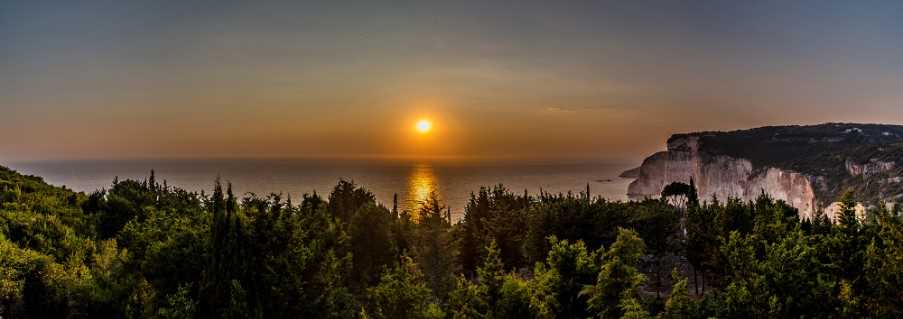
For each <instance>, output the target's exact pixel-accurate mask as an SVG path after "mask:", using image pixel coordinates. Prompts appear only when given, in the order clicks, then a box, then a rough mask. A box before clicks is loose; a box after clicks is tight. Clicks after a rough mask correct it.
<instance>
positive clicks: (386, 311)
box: [367, 257, 435, 319]
mask: <svg viewBox="0 0 903 319" xmlns="http://www.w3.org/2000/svg"><path fill="white" fill-rule="evenodd" d="M431 300H433V297H432V292H431V291H430V289H429V287H427V284H426V282H425V281H424V277H423V273H422V272H420V268H419V267H418V266H417V264H415V263H414V261H413V260H412V259H410V258H408V257H402V259H401V262H400V263H399V264H398V265H397V266H395V267H394V268H393V269H391V270H386V271H385V272H383V275H382V277H381V278H380V281H379V284H378V285H376V286H375V287H371V288H369V289H367V303H368V305H369V307H368V309H369V310H368V311H367V313H368V314H369V316H371V317H373V318H392V319H394V318H430V317H431V316H432V314H434V313H435V311H434V310H435V309H431V308H435V306H434V305H433V304H432V302H431Z"/></svg>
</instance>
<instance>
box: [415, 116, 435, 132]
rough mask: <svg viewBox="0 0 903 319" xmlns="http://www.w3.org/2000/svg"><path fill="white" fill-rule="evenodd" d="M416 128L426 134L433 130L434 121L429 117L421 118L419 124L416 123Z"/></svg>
mask: <svg viewBox="0 0 903 319" xmlns="http://www.w3.org/2000/svg"><path fill="white" fill-rule="evenodd" d="M414 129H416V130H417V133H420V134H426V133H429V132H430V131H431V130H433V122H431V121H430V120H428V119H420V120H418V121H417V124H415V125H414Z"/></svg>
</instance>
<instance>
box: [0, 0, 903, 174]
mask: <svg viewBox="0 0 903 319" xmlns="http://www.w3.org/2000/svg"><path fill="white" fill-rule="evenodd" d="M0 6H2V7H0V46H2V52H4V56H5V58H4V59H0V112H2V115H3V116H0V136H2V137H3V138H2V139H0V161H8V160H29V159H73V158H133V157H145V158H146V157H260V156H340V157H346V156H383V157H394V156H413V157H436V156H450V157H508V158H511V157H513V158H523V157H528V158H594V159H601V158H606V159H628V160H632V161H635V160H638V159H641V158H642V157H644V156H645V155H648V153H650V152H653V151H655V150H658V149H661V148H662V147H663V146H664V141H665V139H666V138H667V137H668V136H669V135H670V134H671V133H674V132H685V131H697V130H716V129H736V128H748V127H754V126H761V125H773V124H794V123H800V124H807V123H819V122H827V121H850V122H851V121H860V122H882V123H901V122H903V106H901V105H903V93H901V91H900V88H901V87H903V58H901V57H903V40H901V39H903V36H901V35H900V33H899V30H903V22H901V20H903V19H898V16H897V15H895V14H894V12H900V4H899V2H882V3H879V4H876V5H874V6H870V7H868V8H865V7H857V6H854V5H850V4H835V3H828V2H823V1H818V2H812V3H809V2H805V1H802V2H800V3H797V2H793V3H787V2H768V1H763V2H756V3H751V4H743V5H737V4H731V5H726V4H723V5H718V4H710V3H702V2H700V3H693V4H661V3H660V4H634V3H629V2H623V3H618V2H611V3H609V2H599V1H593V2H587V3H582V2H573V3H569V4H567V5H564V4H557V5H550V4H549V3H548V2H545V3H532V2H517V3H516V5H515V4H512V3H504V2H498V3H495V2H492V3H487V2H472V3H469V2H467V1H463V2H454V3H443V4H439V3H434V4H428V3H419V2H416V3H409V4H405V5H399V6H392V7H388V6H381V5H379V4H366V3H365V4H355V5H345V6H337V5H327V4H307V3H303V4H302V3H294V4H272V3H270V4H265V5H263V4H250V3H241V2H239V3H231V2H215V3H183V2H179V1H173V2H167V1H148V2H134V3H132V2H130V3H122V2H117V3H115V4H108V5H103V6H100V5H94V4H91V3H88V4H74V3H58V4H53V5H49V4H43V3H41V4H35V3H21V4H2V5H0ZM422 116H427V117H430V118H433V119H434V122H435V131H434V132H433V133H432V134H430V135H429V136H417V135H416V134H414V132H413V130H412V125H413V123H414V121H416V119H417V118H419V117H422Z"/></svg>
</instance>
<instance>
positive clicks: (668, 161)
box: [628, 124, 903, 218]
mask: <svg viewBox="0 0 903 319" xmlns="http://www.w3.org/2000/svg"><path fill="white" fill-rule="evenodd" d="M901 167H903V126H892V125H874V124H823V125H814V126H783V127H765V128H758V129H752V130H745V131H733V132H704V133H692V134H678V135H674V136H672V137H671V138H670V139H669V140H668V148H667V151H664V152H659V153H656V154H654V155H652V156H650V157H648V158H647V159H646V160H645V161H643V164H642V166H640V167H639V169H638V170H639V172H638V174H636V180H635V181H634V182H633V183H631V184H630V186H629V188H628V196H629V197H630V198H633V199H641V198H645V197H657V196H659V194H661V191H662V189H663V188H664V187H665V186H666V185H668V184H670V183H672V182H684V183H689V181H690V179H692V180H693V181H694V182H695V183H696V187H697V189H698V191H699V195H700V198H701V199H704V200H708V199H711V198H712V197H713V196H716V197H718V198H719V199H722V200H723V199H726V198H739V199H742V200H754V199H755V198H756V197H758V196H759V195H760V194H761V193H762V192H765V193H767V194H769V195H770V196H772V197H774V198H776V199H780V200H783V201H785V202H787V203H788V204H790V205H792V206H793V207H796V208H797V209H799V211H800V216H801V217H802V218H811V217H813V216H814V214H815V213H816V212H819V211H824V212H825V213H827V214H828V215H829V216H828V217H829V218H833V217H834V216H833V215H834V213H835V211H836V207H835V206H832V203H833V202H834V201H835V200H836V199H837V198H838V197H839V196H840V195H841V194H842V193H843V192H846V191H853V192H854V193H855V195H856V197H857V198H858V199H859V200H861V201H863V202H865V203H867V205H874V204H878V202H880V201H896V200H898V199H900V198H903V196H901V194H903V177H901V176H903V169H901ZM832 207H834V209H832Z"/></svg>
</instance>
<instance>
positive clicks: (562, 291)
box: [530, 237, 599, 318]
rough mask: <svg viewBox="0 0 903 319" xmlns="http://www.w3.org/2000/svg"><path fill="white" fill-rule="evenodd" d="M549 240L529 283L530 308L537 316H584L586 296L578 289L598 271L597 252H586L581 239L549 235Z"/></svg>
mask: <svg viewBox="0 0 903 319" xmlns="http://www.w3.org/2000/svg"><path fill="white" fill-rule="evenodd" d="M549 242H550V243H551V245H552V249H551V250H550V251H549V256H548V257H547V258H546V262H545V263H544V264H537V266H536V268H535V270H534V278H533V280H531V282H530V294H531V297H530V308H531V309H532V310H533V311H534V312H535V313H536V314H537V315H538V316H540V317H557V318H578V317H579V318H585V317H587V316H588V315H589V313H588V312H587V299H588V296H587V295H586V294H585V293H583V292H582V290H583V289H584V287H586V286H587V285H590V284H591V283H592V282H593V278H594V277H596V275H597V274H598V273H599V266H598V264H597V259H598V254H599V252H590V251H588V250H587V248H586V245H585V244H584V243H583V242H582V241H577V242H575V243H569V242H568V241H567V240H561V241H559V240H558V239H557V238H555V237H550V238H549Z"/></svg>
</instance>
